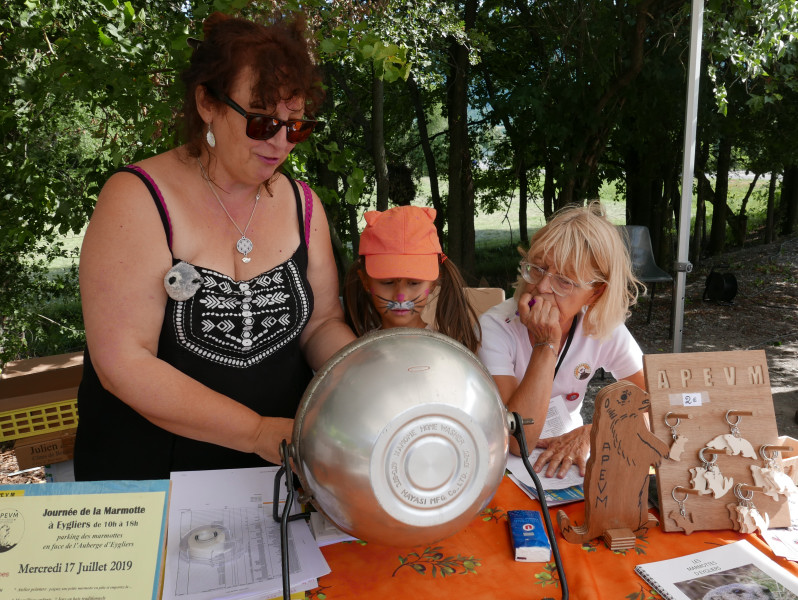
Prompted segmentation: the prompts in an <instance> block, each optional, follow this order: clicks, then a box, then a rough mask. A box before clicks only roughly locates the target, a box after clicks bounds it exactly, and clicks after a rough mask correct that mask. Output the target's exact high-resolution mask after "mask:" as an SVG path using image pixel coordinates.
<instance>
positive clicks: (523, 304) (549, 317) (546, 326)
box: [518, 292, 562, 354]
mask: <svg viewBox="0 0 798 600" xmlns="http://www.w3.org/2000/svg"><path fill="white" fill-rule="evenodd" d="M518 318H519V319H520V320H521V323H523V324H524V325H525V326H526V328H527V331H528V332H529V341H530V342H531V343H532V344H537V343H548V344H553V345H554V353H555V354H557V353H559V351H560V340H561V338H562V328H561V327H560V310H559V308H557V304H555V303H554V302H550V301H549V300H546V299H544V298H543V296H534V297H533V296H532V294H531V293H530V292H524V293H523V294H521V297H520V298H519V299H518Z"/></svg>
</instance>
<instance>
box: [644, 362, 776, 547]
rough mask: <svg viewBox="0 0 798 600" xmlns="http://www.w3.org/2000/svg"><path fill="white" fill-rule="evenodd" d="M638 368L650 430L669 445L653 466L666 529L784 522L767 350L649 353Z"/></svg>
mask: <svg viewBox="0 0 798 600" xmlns="http://www.w3.org/2000/svg"><path fill="white" fill-rule="evenodd" d="M643 366H644V370H645V379H646V386H647V388H648V394H649V398H650V410H651V431H652V432H653V433H654V435H656V436H657V437H658V438H659V439H660V440H662V441H663V442H665V443H667V444H668V446H670V450H669V453H668V455H667V458H666V459H665V460H663V461H662V462H661V463H660V464H659V465H658V466H657V468H656V469H657V492H658V496H659V507H660V517H661V522H662V527H663V530H664V531H683V532H685V533H687V534H689V533H692V532H693V531H696V530H718V529H734V530H737V531H741V532H742V533H751V532H752V531H754V530H755V529H756V527H760V526H763V525H764V526H765V527H766V528H767V527H768V526H769V527H786V526H788V525H789V524H790V514H789V508H788V503H787V493H786V491H785V490H784V489H780V488H779V486H778V485H776V484H777V483H778V481H779V479H778V475H779V470H780V467H781V457H780V453H781V452H782V451H783V447H782V446H780V445H779V439H778V437H779V434H778V430H777V428H776V415H775V411H774V408H773V397H772V395H771V391H770V379H769V377H768V368H767V359H766V356H765V352H764V351H763V350H740V351H732V352H694V353H682V354H648V355H645V356H644V357H643ZM782 475H783V474H782ZM774 482H775V483H774ZM741 496H742V498H741Z"/></svg>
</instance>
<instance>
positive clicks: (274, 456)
mask: <svg viewBox="0 0 798 600" xmlns="http://www.w3.org/2000/svg"><path fill="white" fill-rule="evenodd" d="M293 434H294V420H293V419H285V418H282V417H262V418H261V420H260V425H259V427H258V431H257V437H256V439H255V449H254V450H253V452H255V454H257V455H258V456H260V457H261V458H262V459H263V460H267V461H269V462H270V463H273V464H275V465H281V464H283V459H282V457H281V456H280V443H281V442H282V441H283V440H285V441H286V443H287V444H290V443H291V437H292V436H293Z"/></svg>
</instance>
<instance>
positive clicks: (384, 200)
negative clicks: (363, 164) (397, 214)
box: [371, 73, 388, 210]
mask: <svg viewBox="0 0 798 600" xmlns="http://www.w3.org/2000/svg"><path fill="white" fill-rule="evenodd" d="M371 101H372V109H371V153H372V156H373V158H374V176H375V178H376V180H377V210H388V161H387V160H386V158H385V118H384V115H385V84H384V82H383V80H382V79H380V78H379V77H377V76H375V75H374V74H373V73H372V79H371Z"/></svg>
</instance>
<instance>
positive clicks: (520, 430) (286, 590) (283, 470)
mask: <svg viewBox="0 0 798 600" xmlns="http://www.w3.org/2000/svg"><path fill="white" fill-rule="evenodd" d="M511 414H512V417H513V418H512V419H510V434H511V435H512V436H513V437H514V438H515V439H516V440H518V447H519V449H520V450H521V459H522V460H523V461H524V466H525V467H526V470H527V471H528V472H529V476H530V477H532V481H533V482H534V484H535V489H536V490H537V492H538V500H539V502H540V506H541V508H542V509H543V510H542V511H541V512H542V513H543V523H544V525H545V526H546V535H548V537H549V542H550V543H551V554H552V556H553V557H554V564H555V565H556V567H557V575H558V576H559V578H560V589H561V592H562V593H561V596H560V597H561V598H562V600H568V583H567V582H566V581H565V571H564V570H563V566H562V559H561V558H560V550H559V548H558V547H557V536H556V535H555V533H554V527H553V526H552V523H551V516H550V515H549V507H548V505H547V503H546V492H545V490H544V489H543V485H542V484H541V483H540V479H538V476H537V473H535V470H534V469H533V468H532V465H531V463H530V462H529V451H528V448H527V444H526V435H525V434H524V425H532V424H534V421H533V420H532V419H522V418H521V415H519V414H518V413H516V412H514V413H511ZM280 456H281V457H282V459H283V464H282V466H281V467H280V469H279V470H278V471H277V475H276V476H275V478H274V503H273V505H272V506H273V507H274V509H273V517H274V520H275V521H279V523H280V553H281V554H282V567H283V600H290V598H291V583H290V574H289V564H288V522H289V521H293V520H296V519H303V518H307V516H308V515H306V514H297V515H290V514H289V513H290V512H291V505H292V504H293V502H294V486H293V478H292V477H291V476H290V473H291V470H290V468H289V462H288V444H287V442H286V441H285V440H283V441H282V442H281V444H280ZM285 474H288V475H286V478H285V487H286V498H285V507H284V508H283V514H282V515H279V514H278V512H279V511H278V508H277V507H278V505H279V502H280V482H281V480H282V478H283V475H285ZM543 600H553V599H552V598H544V599H543Z"/></svg>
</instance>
